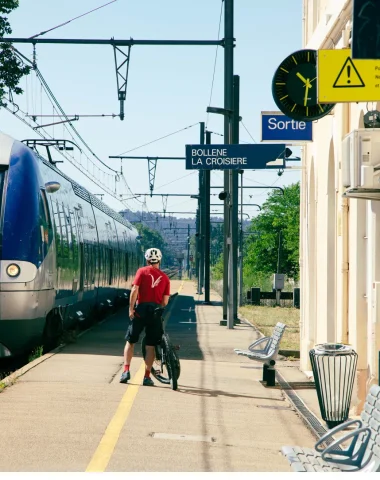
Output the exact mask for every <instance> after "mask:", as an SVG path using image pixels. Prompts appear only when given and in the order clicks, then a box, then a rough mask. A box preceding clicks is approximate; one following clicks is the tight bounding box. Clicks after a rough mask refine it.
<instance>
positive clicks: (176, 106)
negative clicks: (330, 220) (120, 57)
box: [0, 0, 302, 216]
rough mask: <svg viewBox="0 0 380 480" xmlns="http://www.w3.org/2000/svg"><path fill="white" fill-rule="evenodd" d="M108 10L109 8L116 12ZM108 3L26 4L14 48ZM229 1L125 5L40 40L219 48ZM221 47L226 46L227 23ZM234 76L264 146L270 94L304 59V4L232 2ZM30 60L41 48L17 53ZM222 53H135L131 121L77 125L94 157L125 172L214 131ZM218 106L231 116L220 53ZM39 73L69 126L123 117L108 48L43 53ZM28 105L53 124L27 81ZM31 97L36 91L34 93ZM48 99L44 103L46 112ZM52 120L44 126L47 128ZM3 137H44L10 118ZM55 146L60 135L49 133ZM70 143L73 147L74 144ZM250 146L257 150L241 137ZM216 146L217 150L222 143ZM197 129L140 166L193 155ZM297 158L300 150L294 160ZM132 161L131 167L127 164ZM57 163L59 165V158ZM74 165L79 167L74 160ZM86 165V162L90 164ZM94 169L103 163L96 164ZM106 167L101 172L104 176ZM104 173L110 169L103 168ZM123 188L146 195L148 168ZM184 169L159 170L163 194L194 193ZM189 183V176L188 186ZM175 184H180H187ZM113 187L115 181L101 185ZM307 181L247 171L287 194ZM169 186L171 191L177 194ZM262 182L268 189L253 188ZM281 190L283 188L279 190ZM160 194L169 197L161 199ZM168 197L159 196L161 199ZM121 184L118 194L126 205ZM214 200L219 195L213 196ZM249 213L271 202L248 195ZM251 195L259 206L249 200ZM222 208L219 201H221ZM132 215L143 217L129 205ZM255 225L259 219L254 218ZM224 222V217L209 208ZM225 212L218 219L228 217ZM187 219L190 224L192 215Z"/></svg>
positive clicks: (215, 180) (25, 0)
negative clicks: (197, 43)
mask: <svg viewBox="0 0 380 480" xmlns="http://www.w3.org/2000/svg"><path fill="white" fill-rule="evenodd" d="M108 1H109V0H108ZM104 3H107V0H81V1H80V2H79V1H77V0H76V1H74V0H65V1H64V2H58V1H56V0H55V1H52V0H32V1H31V0H20V6H19V8H18V9H17V10H15V11H14V12H13V13H12V14H11V15H10V17H9V19H10V22H11V26H12V28H13V33H12V36H14V37H30V36H33V35H36V34H37V33H39V32H41V31H44V30H47V29H49V28H52V27H54V26H56V25H59V24H61V23H63V22H65V21H67V20H69V19H71V18H73V17H75V16H78V15H81V14H82V13H84V12H86V11H88V10H91V9H93V8H96V7H98V6H100V5H102V4H104ZM221 4H222V2H221V0H187V1H185V0H162V1H157V0H139V1H137V0H135V1H132V0H117V1H116V2H115V3H112V4H110V5H109V6H107V7H105V8H103V9H100V10H98V11H96V12H94V13H91V14H89V15H88V16H85V17H83V18H80V19H78V20H76V21H73V22H72V23H69V24H68V25H66V26H63V27H61V28H59V29H57V30H54V31H52V32H50V33H48V34H46V35H44V36H42V37H41V38H98V39H109V38H111V37H114V38H117V39H122V38H123V39H129V38H130V37H132V38H134V39H197V40H201V39H206V40H215V39H217V35H218V26H219V18H220V10H221ZM220 37H221V38H222V37H223V19H222V26H221V32H220ZM235 37H236V48H235V52H234V54H235V67H234V73H235V74H238V75H240V83H241V94H240V100H241V106H240V112H241V116H242V117H243V122H244V125H245V126H246V127H247V129H248V130H249V132H250V134H251V135H252V136H253V138H254V139H255V140H256V141H257V142H259V141H260V112H261V111H264V110H278V108H277V107H276V105H275V103H274V101H273V99H272V94H271V82H272V77H273V74H274V71H275V69H276V68H277V66H278V65H279V63H280V62H281V61H282V59H283V58H285V57H286V56H287V55H288V54H290V53H291V52H293V51H295V50H299V49H301V48H302V2H301V0H287V1H284V0H266V1H260V0H235ZM15 46H16V47H17V48H18V49H19V50H20V51H21V52H22V53H23V54H24V55H26V56H27V57H28V58H31V54H32V46H31V45H25V44H18V45H15ZM215 52H216V47H206V46H202V47H192V46H188V47H187V46H186V47H179V46H174V47H166V46H159V47H152V46H146V47H141V46H134V47H132V51H131V61H130V69H129V80H128V91H127V100H126V103H125V120H124V121H123V122H122V121H120V120H119V119H117V118H115V119H112V118H105V119H99V118H82V119H80V120H79V121H78V122H75V123H74V125H75V127H76V128H77V129H78V131H79V132H80V134H81V135H82V136H83V138H84V139H85V140H86V142H87V143H88V144H89V145H90V147H91V148H92V149H93V151H94V152H95V153H96V154H97V155H98V156H99V157H100V158H101V159H102V160H103V161H104V162H106V163H107V164H109V165H110V166H114V167H115V168H117V169H119V168H120V162H119V161H118V160H111V159H108V156H109V155H118V154H120V153H122V152H125V151H127V150H131V149H133V148H135V147H138V146H140V145H142V144H144V143H147V142H150V141H151V140H154V139H156V138H159V137H161V136H164V135H167V134H169V133H172V132H174V131H176V130H179V129H182V128H184V127H186V126H189V125H192V124H196V123H198V122H201V121H207V114H206V107H207V106H208V104H209V97H210V89H211V81H212V76H213V70H214V59H215ZM217 58H218V59H217V68H216V73H215V82H214V88H213V96H212V102H211V104H212V105H213V106H223V49H222V48H221V47H219V50H218V57H217ZM37 62H38V67H39V69H40V71H41V72H42V74H43V76H44V78H45V80H46V81H47V83H48V85H49V86H50V88H51V90H52V91H53V93H54V95H55V96H56V98H57V99H58V101H59V102H60V104H61V105H62V107H63V109H64V110H65V112H66V113H67V114H79V115H80V114H82V115H83V114H111V113H116V114H117V113H119V104H118V101H117V90H116V75H115V67H114V57H113V49H112V47H111V46H78V45H37ZM21 86H22V87H23V88H24V89H25V93H24V95H23V96H22V97H21V96H19V97H17V98H16V103H18V105H19V106H20V108H21V109H22V110H23V111H24V112H27V113H30V114H31V113H38V114H41V112H42V114H51V113H53V109H52V107H51V105H50V104H49V103H48V102H47V101H46V97H45V96H41V88H40V86H39V84H38V83H37V82H36V78H35V75H34V74H33V75H30V76H29V78H28V80H27V81H26V80H23V81H22V85H21ZM26 86H27V88H26ZM41 99H42V100H41ZM51 121H52V119H49V118H48V119H46V118H45V119H43V122H42V123H50V122H51ZM207 126H208V128H209V129H210V130H212V131H214V132H218V133H223V119H222V117H221V116H220V115H209V117H208V124H207ZM0 128H1V130H2V131H3V132H4V133H7V134H9V135H12V136H14V137H15V138H17V139H20V140H22V139H24V138H31V137H34V136H36V135H35V134H34V132H33V130H32V129H31V128H29V127H27V126H26V125H24V124H23V123H22V122H21V121H19V120H17V119H16V118H15V117H14V116H13V115H12V114H10V113H9V112H7V111H6V110H4V109H2V110H1V111H0ZM47 130H48V131H49V132H50V133H51V134H53V128H52V127H48V129H47ZM54 134H55V136H56V137H62V136H63V135H64V130H63V127H62V126H60V127H57V126H56V127H55V129H54ZM65 138H70V137H69V136H68V135H67V134H65ZM240 138H241V140H242V141H246V142H252V140H251V138H250V136H249V135H248V133H247V132H246V131H245V130H244V128H242V127H241V130H240ZM222 140H223V139H222V137H219V136H213V141H214V143H223V141H222ZM198 141H199V126H198V125H197V126H195V127H192V128H189V129H187V130H185V131H183V132H181V133H179V134H176V135H173V136H170V137H168V138H166V139H164V140H161V141H159V142H155V143H152V144H151V145H148V146H146V147H143V148H139V149H137V150H135V151H134V152H133V154H136V155H141V156H146V155H151V156H160V155H161V156H184V154H185V144H187V143H198ZM292 149H293V151H294V152H295V153H296V152H298V150H295V149H294V148H292ZM129 155H132V153H130V154H129ZM55 158H57V159H59V155H55ZM76 159H77V160H79V159H80V155H79V154H76ZM81 159H82V161H83V162H85V157H84V156H83V155H82V157H81ZM95 163H97V162H95ZM60 165H61V166H60V168H61V169H62V170H63V171H64V172H65V173H67V174H68V175H69V176H71V177H73V178H75V179H76V180H77V181H78V182H79V183H82V184H83V185H84V186H85V187H86V188H88V189H89V190H90V191H91V192H93V193H102V190H101V189H100V188H99V187H97V186H96V185H95V184H93V183H92V182H90V181H88V180H87V179H86V178H85V177H84V176H83V175H81V174H80V173H79V172H78V170H76V169H75V168H74V167H72V166H71V165H70V164H69V163H68V162H66V163H65V164H60ZM99 166H100V165H99ZM100 168H102V170H105V171H106V169H105V168H104V167H102V166H100ZM123 170H124V173H125V177H126V180H127V182H128V184H129V186H130V187H131V189H132V191H133V192H134V193H136V192H138V193H140V192H148V190H149V189H148V168H147V162H146V160H135V161H133V160H127V161H124V162H123ZM189 173H190V172H189V171H186V170H185V166H184V164H183V162H181V161H180V162H177V163H176V162H174V161H161V162H159V163H158V168H157V175H156V183H155V191H156V193H180V192H184V193H196V192H197V182H198V180H197V173H195V172H193V173H191V174H189ZM186 175H187V176H186ZM184 176H186V177H185V178H182V179H180V180H178V182H173V181H174V180H176V179H178V178H180V177H184ZM211 177H212V180H211V182H212V185H218V184H219V185H220V184H221V182H222V178H223V174H222V172H212V175H211ZM102 178H104V179H106V177H104V176H102ZM299 178H300V171H299V170H295V171H294V170H293V171H290V170H289V171H285V173H284V174H283V176H282V177H278V176H277V172H276V171H266V172H264V171H247V172H246V175H245V185H258V184H259V183H262V184H266V185H271V184H275V185H278V186H283V185H286V184H290V183H294V182H296V181H298V180H299ZM169 182H173V183H170V184H169V185H167V186H163V185H165V184H168V183H169ZM256 182H259V183H256ZM274 182H275V183H274ZM161 186H162V187H161ZM160 187H161V188H160ZM125 192H126V189H125V187H124V186H123V184H122V182H119V183H118V193H125ZM216 192H217V191H215V193H216ZM246 192H247V193H246V194H245V195H244V197H245V198H244V201H245V202H246V203H249V202H252V203H262V202H263V201H264V200H265V198H266V195H267V190H250V191H249V193H248V191H246ZM249 195H254V196H253V197H252V198H250V197H249ZM214 198H215V202H212V203H216V202H217V201H219V200H217V197H214ZM104 201H106V202H107V203H108V204H109V205H110V206H111V207H113V208H115V209H116V210H121V209H122V208H123V206H122V205H121V204H120V203H119V202H118V201H116V200H114V199H112V197H110V196H108V195H106V196H105V197H104ZM129 205H130V207H131V208H132V209H133V210H136V209H138V208H139V207H141V204H139V203H138V202H136V201H130V202H129ZM147 206H148V208H149V210H150V211H154V210H162V201H161V198H160V197H153V198H150V197H148V199H147ZM195 208H196V200H190V199H186V198H181V197H172V198H170V197H169V201H168V207H167V210H168V211H170V210H176V211H193V210H195ZM244 209H245V211H246V212H247V213H248V214H249V215H255V212H256V208H254V207H245V208H244ZM212 210H215V207H212ZM221 210H222V209H218V211H221ZM184 216H188V215H184Z"/></svg>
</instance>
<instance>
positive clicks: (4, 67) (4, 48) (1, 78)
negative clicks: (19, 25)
mask: <svg viewBox="0 0 380 480" xmlns="http://www.w3.org/2000/svg"><path fill="white" fill-rule="evenodd" d="M18 4H19V2H18V0H0V36H1V37H4V36H6V35H9V34H11V33H12V29H11V26H10V24H9V22H8V19H7V17H5V16H4V15H8V14H9V13H10V12H11V11H12V10H14V9H15V8H17V7H18ZM29 72H30V67H28V66H25V65H23V63H22V62H21V61H20V60H19V59H18V57H17V56H16V55H15V53H14V50H13V47H12V45H10V44H9V43H1V44H0V105H1V106H6V105H7V104H6V102H5V101H4V96H5V95H6V93H7V92H13V93H15V94H16V95H20V94H21V93H23V90H22V88H20V87H19V86H18V84H19V82H20V79H21V77H22V76H23V75H28V74H29Z"/></svg>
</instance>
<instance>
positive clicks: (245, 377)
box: [0, 280, 315, 472]
mask: <svg viewBox="0 0 380 480" xmlns="http://www.w3.org/2000/svg"><path fill="white" fill-rule="evenodd" d="M171 283H172V293H175V292H177V291H178V295H177V296H175V298H173V300H172V301H171V302H170V306H169V308H168V313H167V315H166V317H167V324H166V330H167V332H168V333H169V335H170V337H171V340H172V342H173V344H178V345H180V350H179V356H180V360H181V376H180V378H179V382H178V383H179V386H178V390H177V391H173V390H171V388H170V386H167V385H163V384H160V383H158V382H157V381H156V380H155V387H144V386H142V378H143V374H144V363H143V360H142V357H141V350H140V344H138V345H136V349H135V355H136V356H135V357H134V359H133V360H132V364H131V381H130V383H129V384H128V385H125V384H120V383H119V378H120V375H121V372H122V365H123V348H124V343H125V341H124V335H125V331H126V326H127V310H121V311H119V312H117V313H116V314H114V315H112V316H111V317H109V318H108V319H106V320H105V321H104V322H102V323H101V324H98V325H96V326H94V327H93V328H91V329H90V330H88V331H87V332H85V334H83V335H81V336H80V338H78V339H77V341H76V342H75V343H71V344H68V345H66V346H63V347H60V348H58V349H56V350H55V351H53V352H51V353H49V354H46V355H44V356H43V357H41V358H39V359H37V360H35V361H34V362H32V364H30V365H29V366H27V367H24V369H22V371H21V375H20V376H18V374H15V375H14V378H13V379H11V382H10V386H8V387H7V388H5V389H4V390H3V391H2V392H1V393H0V424H1V429H0V442H1V445H2V448H1V449H0V465H1V471H3V472H36V471H37V472H86V471H87V472H132V471H140V472H147V471H151V472H171V471H178V472H210V471H213V472H244V471H246V472H247V471H263V472H266V471H267V472H274V471H291V469H290V467H289V464H288V462H287V460H286V459H285V457H283V456H282V455H281V453H280V450H281V447H282V446H284V445H303V446H304V447H312V446H313V445H314V443H315V437H314V436H313V435H312V434H311V432H310V431H309V430H308V429H307V427H306V426H305V424H304V423H303V421H302V420H301V418H300V417H299V416H298V415H297V413H296V411H295V410H294V408H292V404H291V403H290V402H289V401H288V398H287V396H286V395H285V394H284V392H283V390H281V389H280V388H275V389H270V388H266V387H265V386H263V385H262V384H261V383H260V380H261V375H262V372H261V367H260V365H258V364H257V363H256V362H252V361H250V360H248V359H247V358H245V357H241V356H237V355H236V354H235V353H234V351H233V349H234V348H235V347H246V346H248V345H249V343H252V342H253V341H254V340H255V339H256V338H258V334H257V332H255V330H254V329H253V328H251V327H250V326H249V325H247V324H244V323H242V324H239V325H236V326H235V327H234V329H232V330H228V329H227V328H226V327H221V326H220V325H219V322H220V320H221V317H222V306H221V303H220V299H219V297H218V296H216V294H213V293H212V295H211V305H203V302H202V300H203V297H200V296H198V295H197V294H196V293H195V292H196V286H195V284H194V282H192V281H178V280H174V281H173V280H172V282H171ZM140 341H141V339H140ZM19 373H20V372H19Z"/></svg>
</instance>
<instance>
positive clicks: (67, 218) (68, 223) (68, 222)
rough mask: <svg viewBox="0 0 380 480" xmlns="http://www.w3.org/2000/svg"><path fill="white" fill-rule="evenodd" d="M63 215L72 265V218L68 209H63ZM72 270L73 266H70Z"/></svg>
mask: <svg viewBox="0 0 380 480" xmlns="http://www.w3.org/2000/svg"><path fill="white" fill-rule="evenodd" d="M63 214H64V218H65V224H66V233H67V247H68V249H67V250H68V252H67V253H68V258H69V259H70V263H72V261H73V256H74V255H73V237H72V228H71V218H70V211H69V209H68V208H65V207H63ZM70 266H71V268H72V265H70Z"/></svg>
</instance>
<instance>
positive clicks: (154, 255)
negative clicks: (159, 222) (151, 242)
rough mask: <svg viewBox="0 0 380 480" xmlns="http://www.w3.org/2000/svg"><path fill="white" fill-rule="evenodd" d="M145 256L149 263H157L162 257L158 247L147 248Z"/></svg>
mask: <svg viewBox="0 0 380 480" xmlns="http://www.w3.org/2000/svg"><path fill="white" fill-rule="evenodd" d="M145 258H146V259H147V260H148V262H150V263H159V262H161V259H162V253H161V250H159V249H158V248H148V250H147V251H146V252H145Z"/></svg>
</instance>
